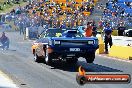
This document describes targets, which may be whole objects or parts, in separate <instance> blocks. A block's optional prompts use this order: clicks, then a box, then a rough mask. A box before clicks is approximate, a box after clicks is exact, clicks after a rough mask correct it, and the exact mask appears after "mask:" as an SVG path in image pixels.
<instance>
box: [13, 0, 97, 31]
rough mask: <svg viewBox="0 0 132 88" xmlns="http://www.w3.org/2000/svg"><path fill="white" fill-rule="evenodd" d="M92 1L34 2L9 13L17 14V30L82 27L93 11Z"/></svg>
mask: <svg viewBox="0 0 132 88" xmlns="http://www.w3.org/2000/svg"><path fill="white" fill-rule="evenodd" d="M94 5H95V2H94V0H89V1H88V2H83V3H78V2H73V1H72V2H67V3H60V2H45V1H44V0H41V1H39V2H38V1H34V2H32V4H29V5H27V6H26V7H21V6H20V7H19V8H17V10H14V9H13V10H12V11H11V13H12V14H13V13H17V17H16V18H17V20H16V21H15V23H16V25H17V26H19V29H20V30H21V29H23V28H25V27H29V26H40V25H41V26H43V25H47V26H48V27H53V28H54V27H55V28H57V27H59V28H66V27H74V26H79V25H84V23H86V21H87V20H88V16H89V15H90V14H92V11H93V10H94Z"/></svg>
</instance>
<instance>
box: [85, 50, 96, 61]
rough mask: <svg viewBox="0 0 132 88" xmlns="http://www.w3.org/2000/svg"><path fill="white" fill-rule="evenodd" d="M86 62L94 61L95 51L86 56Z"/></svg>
mask: <svg viewBox="0 0 132 88" xmlns="http://www.w3.org/2000/svg"><path fill="white" fill-rule="evenodd" d="M85 59H86V62H87V63H93V61H94V59H95V52H94V53H90V54H88V55H87V56H86V57H85Z"/></svg>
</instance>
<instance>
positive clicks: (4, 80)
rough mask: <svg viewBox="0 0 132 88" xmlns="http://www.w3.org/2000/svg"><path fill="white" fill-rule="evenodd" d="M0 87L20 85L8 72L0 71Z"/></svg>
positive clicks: (6, 87) (7, 87)
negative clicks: (15, 82) (14, 81)
mask: <svg viewBox="0 0 132 88" xmlns="http://www.w3.org/2000/svg"><path fill="white" fill-rule="evenodd" d="M0 88H18V87H17V86H16V84H14V83H13V81H12V80H11V79H10V78H9V77H8V76H7V75H6V74H4V73H3V72H1V71H0Z"/></svg>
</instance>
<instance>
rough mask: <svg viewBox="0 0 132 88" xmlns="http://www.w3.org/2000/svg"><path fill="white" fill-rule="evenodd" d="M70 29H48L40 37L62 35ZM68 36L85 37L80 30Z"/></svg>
mask: <svg viewBox="0 0 132 88" xmlns="http://www.w3.org/2000/svg"><path fill="white" fill-rule="evenodd" d="M66 30H68V29H47V30H45V31H43V33H41V35H40V37H41V38H44V37H62V35H63V33H64V32H65V31H66ZM66 37H84V36H83V34H81V33H80V32H79V31H77V33H68V34H67V35H66Z"/></svg>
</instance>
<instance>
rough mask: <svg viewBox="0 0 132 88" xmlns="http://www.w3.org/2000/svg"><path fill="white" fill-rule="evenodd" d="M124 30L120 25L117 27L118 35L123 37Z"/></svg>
mask: <svg viewBox="0 0 132 88" xmlns="http://www.w3.org/2000/svg"><path fill="white" fill-rule="evenodd" d="M125 30H126V27H125V26H124V25H123V24H122V23H121V24H120V26H119V27H118V35H119V36H123V34H124V31H125Z"/></svg>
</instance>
